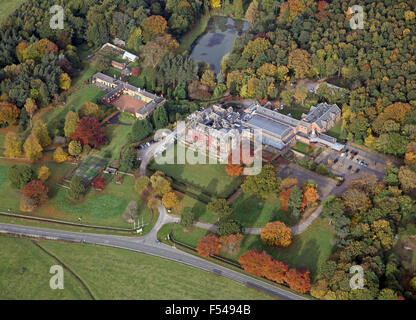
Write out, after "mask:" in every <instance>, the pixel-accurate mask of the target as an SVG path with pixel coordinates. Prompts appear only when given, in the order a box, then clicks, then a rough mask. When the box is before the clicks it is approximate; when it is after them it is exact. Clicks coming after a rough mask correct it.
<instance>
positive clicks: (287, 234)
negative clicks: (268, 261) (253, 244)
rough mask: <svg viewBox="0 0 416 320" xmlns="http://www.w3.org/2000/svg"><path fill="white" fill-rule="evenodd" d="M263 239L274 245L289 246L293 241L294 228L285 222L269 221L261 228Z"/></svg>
mask: <svg viewBox="0 0 416 320" xmlns="http://www.w3.org/2000/svg"><path fill="white" fill-rule="evenodd" d="M260 238H261V241H263V242H264V243H265V244H267V245H269V246H273V247H283V248H285V247H288V246H289V245H290V244H291V243H292V230H291V229H290V228H289V227H288V226H286V225H285V224H284V223H283V222H280V221H275V222H269V223H268V224H266V226H265V227H264V228H263V230H261V234H260Z"/></svg>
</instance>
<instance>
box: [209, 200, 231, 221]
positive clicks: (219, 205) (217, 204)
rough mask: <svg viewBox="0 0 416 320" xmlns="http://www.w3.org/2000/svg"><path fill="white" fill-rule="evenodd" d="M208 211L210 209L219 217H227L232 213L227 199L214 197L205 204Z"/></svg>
mask: <svg viewBox="0 0 416 320" xmlns="http://www.w3.org/2000/svg"><path fill="white" fill-rule="evenodd" d="M207 209H208V211H211V212H213V213H215V214H216V215H218V216H219V217H220V218H224V217H227V216H229V215H231V214H232V213H233V208H231V207H230V206H229V205H228V203H227V200H225V199H214V200H212V201H211V202H210V203H208V205H207Z"/></svg>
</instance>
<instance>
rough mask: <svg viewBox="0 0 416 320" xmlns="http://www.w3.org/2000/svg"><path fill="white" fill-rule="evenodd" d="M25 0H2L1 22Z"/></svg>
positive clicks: (0, 1) (0, 3)
mask: <svg viewBox="0 0 416 320" xmlns="http://www.w3.org/2000/svg"><path fill="white" fill-rule="evenodd" d="M23 2H25V0H0V24H1V23H2V22H3V19H5V18H6V17H7V16H8V15H9V14H11V13H13V12H14V11H15V10H16V9H17V8H19V6H20V5H21V4H22V3H23Z"/></svg>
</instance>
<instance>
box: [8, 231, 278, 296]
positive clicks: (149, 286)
mask: <svg viewBox="0 0 416 320" xmlns="http://www.w3.org/2000/svg"><path fill="white" fill-rule="evenodd" d="M37 243H38V244H39V245H40V246H41V247H42V248H44V249H45V250H47V252H48V253H50V254H52V255H53V256H55V257H56V258H58V259H59V260H60V261H62V262H63V263H64V264H65V266H67V267H68V268H69V269H70V270H71V271H72V272H73V273H75V274H76V275H77V276H78V277H79V279H77V278H75V276H73V275H72V274H71V273H70V272H69V271H68V270H66V269H65V270H64V290H51V289H50V287H49V280H50V278H51V276H52V275H51V274H49V269H50V267H51V266H52V265H60V263H59V262H58V261H56V260H55V259H54V258H53V257H52V256H50V255H49V254H48V253H46V252H44V251H42V250H41V249H40V248H39V247H38V246H36V245H35V244H34V243H33V242H32V240H29V239H25V238H12V237H5V236H0V247H1V248H2V250H1V251H0V274H1V275H2V277H0V288H1V290H0V299H36V300H38V299H56V300H59V299H89V298H90V296H89V294H88V292H87V289H86V288H88V289H89V291H90V292H91V293H92V295H93V296H94V298H95V299H116V300H123V299H137V300H150V299H168V300H169V299H172V300H175V299H220V300H223V299H244V300H254V299H270V297H269V296H267V295H265V294H262V293H260V292H257V291H255V290H253V289H249V288H247V287H245V286H244V285H241V284H239V283H236V282H234V281H232V280H228V279H225V278H221V277H218V276H215V275H213V274H210V273H207V272H205V271H201V270H198V269H194V268H191V267H188V266H185V265H182V264H179V263H175V262H171V261H168V260H163V259H159V258H156V257H152V256H148V255H145V254H140V253H136V252H131V251H127V250H122V249H115V248H107V247H100V246H93V245H85V244H73V243H63V242H52V241H46V240H43V241H39V242H37ZM3 275H7V276H6V277H5V276H3ZM81 281H82V282H81Z"/></svg>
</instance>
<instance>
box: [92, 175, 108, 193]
mask: <svg viewBox="0 0 416 320" xmlns="http://www.w3.org/2000/svg"><path fill="white" fill-rule="evenodd" d="M105 186H106V183H105V180H104V178H101V177H100V178H97V179H95V181H94V183H93V184H92V187H93V188H94V189H95V190H99V191H102V190H104V188H105Z"/></svg>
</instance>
